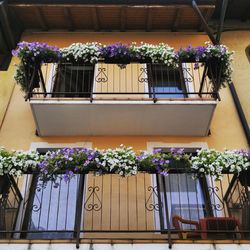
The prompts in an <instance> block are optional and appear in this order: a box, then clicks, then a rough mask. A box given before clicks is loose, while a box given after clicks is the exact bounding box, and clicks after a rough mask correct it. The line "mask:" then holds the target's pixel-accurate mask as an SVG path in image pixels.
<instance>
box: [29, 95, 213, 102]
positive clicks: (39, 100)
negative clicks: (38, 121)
mask: <svg viewBox="0 0 250 250" xmlns="http://www.w3.org/2000/svg"><path fill="white" fill-rule="evenodd" d="M111 94H112V93H111ZM217 103H218V101H214V100H209V101H208V100H201V101H197V100H173V101H169V100H157V102H156V103H154V102H153V101H152V100H148V101H146V100H145V101H144V100H96V99H95V100H93V101H92V103H91V102H90V101H89V99H88V100H72V99H69V100H65V99H56V98H53V100H51V99H50V100H48V99H31V100H30V104H31V105H32V104H57V105H69V104H84V105H93V104H113V105H122V104H137V105H145V104H151V105H166V104H168V105H171V104H172V105H174V104H179V105H197V104H199V105H216V104H217Z"/></svg>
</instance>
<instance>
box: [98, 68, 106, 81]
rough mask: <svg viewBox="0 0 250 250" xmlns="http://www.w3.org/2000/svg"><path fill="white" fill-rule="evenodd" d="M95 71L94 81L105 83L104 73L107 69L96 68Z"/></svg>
mask: <svg viewBox="0 0 250 250" xmlns="http://www.w3.org/2000/svg"><path fill="white" fill-rule="evenodd" d="M97 71H98V74H97V76H96V77H95V81H96V82H97V83H106V82H108V76H107V74H106V71H107V69H106V68H98V69H97Z"/></svg>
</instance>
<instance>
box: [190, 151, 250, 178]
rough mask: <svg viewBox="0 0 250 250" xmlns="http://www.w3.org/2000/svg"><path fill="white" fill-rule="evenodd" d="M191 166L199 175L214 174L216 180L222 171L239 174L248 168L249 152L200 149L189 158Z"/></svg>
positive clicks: (221, 175) (249, 162)
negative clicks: (195, 154)
mask: <svg viewBox="0 0 250 250" xmlns="http://www.w3.org/2000/svg"><path fill="white" fill-rule="evenodd" d="M191 162H192V165H191V168H192V169H193V170H194V171H195V172H196V173H197V174H198V175H199V174H203V175H210V176H214V177H215V179H216V180H220V179H222V177H223V172H227V173H235V174H239V173H240V172H241V171H244V170H247V169H249V168H250V153H249V152H246V151H244V150H240V151H239V150H225V151H224V152H220V151H217V150H215V149H202V150H199V151H198V152H197V156H193V157H192V158H191Z"/></svg>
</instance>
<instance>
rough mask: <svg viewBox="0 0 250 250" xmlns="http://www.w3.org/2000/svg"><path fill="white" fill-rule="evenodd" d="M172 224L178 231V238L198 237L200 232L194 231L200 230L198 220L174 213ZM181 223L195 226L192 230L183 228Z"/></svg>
mask: <svg viewBox="0 0 250 250" xmlns="http://www.w3.org/2000/svg"><path fill="white" fill-rule="evenodd" d="M172 222H173V226H174V228H175V229H176V230H177V231H178V235H179V238H180V239H187V238H200V237H201V236H200V233H198V232H195V230H200V224H199V222H198V221H194V220H187V219H183V218H182V217H181V216H178V215H175V216H173V218H172ZM182 224H187V225H193V226H195V229H194V231H191V230H185V229H183V227H182Z"/></svg>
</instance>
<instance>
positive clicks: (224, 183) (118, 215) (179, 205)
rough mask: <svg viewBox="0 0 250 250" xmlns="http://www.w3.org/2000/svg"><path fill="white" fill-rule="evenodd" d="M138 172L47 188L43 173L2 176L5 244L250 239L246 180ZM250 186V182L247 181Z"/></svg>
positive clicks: (85, 177) (0, 233) (83, 177)
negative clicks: (26, 241)
mask: <svg viewBox="0 0 250 250" xmlns="http://www.w3.org/2000/svg"><path fill="white" fill-rule="evenodd" d="M192 174H193V173H190V172H185V171H178V172H174V171H170V173H169V175H168V176H162V175H157V174H147V173H143V172H141V173H139V174H138V175H136V176H131V177H126V178H121V177H118V176H117V175H114V174H107V175H103V176H94V175H93V174H91V173H88V174H77V175H76V176H75V177H74V178H72V179H71V180H70V181H69V182H65V181H64V180H63V179H61V177H62V176H61V175H57V176H56V177H55V181H54V182H51V181H47V182H44V181H42V180H41V179H40V178H38V175H36V174H26V175H24V176H22V177H19V178H13V177H10V176H4V177H1V184H2V185H1V187H0V204H1V206H0V215H1V220H0V238H1V239H15V240H16V241H18V240H20V239H22V240H25V239H26V240H34V239H39V240H48V239H50V240H53V239H62V240H69V239H72V240H73V242H74V241H76V242H77V244H79V243H80V242H91V243H98V242H112V241H113V240H117V242H128V241H129V242H130V243H131V242H135V243H136V242H159V243H160V242H167V243H169V244H170V245H171V244H172V243H175V242H178V241H179V242H180V240H181V241H182V242H185V241H186V240H199V241H200V242H202V241H203V240H204V241H206V242H208V241H209V240H218V241H219V240H225V239H230V240H249V239H250V220H249V218H250V214H249V211H250V210H249V208H250V207H249V187H248V186H247V182H245V181H247V179H244V178H243V179H242V178H238V176H237V175H233V174H224V176H223V179H222V180H221V181H215V180H214V178H213V177H206V178H204V177H203V178H199V179H193V178H192ZM248 184H249V183H248Z"/></svg>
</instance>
